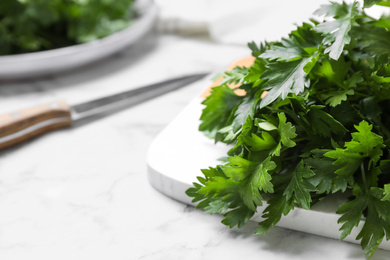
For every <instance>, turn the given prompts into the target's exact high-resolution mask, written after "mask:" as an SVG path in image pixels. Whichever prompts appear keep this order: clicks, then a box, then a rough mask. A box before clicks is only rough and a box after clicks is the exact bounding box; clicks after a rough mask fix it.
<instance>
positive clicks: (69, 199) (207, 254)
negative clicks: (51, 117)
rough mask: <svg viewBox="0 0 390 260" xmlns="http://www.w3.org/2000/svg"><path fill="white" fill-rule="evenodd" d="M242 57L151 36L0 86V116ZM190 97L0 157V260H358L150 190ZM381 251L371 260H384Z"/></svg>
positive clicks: (326, 242) (350, 250)
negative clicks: (157, 154)
mask: <svg viewBox="0 0 390 260" xmlns="http://www.w3.org/2000/svg"><path fill="white" fill-rule="evenodd" d="M248 54H249V52H248V50H247V48H246V47H243V46H231V45H221V44H215V43H212V42H209V41H208V40H207V39H190V38H181V37H177V36H169V35H149V36H148V37H146V38H144V39H143V40H142V41H141V42H139V44H136V45H135V46H133V47H130V48H128V49H127V50H125V51H122V52H121V53H120V54H117V55H115V56H114V57H111V58H109V59H106V60H103V61H101V62H99V63H96V64H93V65H91V66H88V67H85V68H83V69H78V70H77V71H72V72H68V73H66V74H62V75H57V76H51V77H46V78H40V79H34V80H26V81H20V82H4V81H0V112H7V111H10V110H13V109H18V108H23V107H26V106H29V105H35V104H39V103H42V102H49V101H52V100H55V99H65V100H67V101H69V102H70V103H77V102H80V101H83V100H88V99H91V98H94V97H99V96H103V95H106V94H109V93H114V92H118V91H121V90H125V89H128V88H131V87H136V86H140V85H143V84H147V83H151V82H155V81H159V80H162V79H166V78H169V77H173V76H178V75H182V74H186V73H191V72H199V71H213V70H219V69H221V68H223V67H224V66H225V65H227V64H228V63H230V62H231V61H232V60H234V59H235V58H238V57H242V56H245V55H248ZM199 91H200V89H199V86H197V85H196V84H195V85H192V86H189V87H187V88H184V89H181V90H179V91H176V92H174V93H170V94H167V95H165V96H161V97H159V98H157V99H154V100H153V101H149V102H146V103H144V104H141V105H139V106H136V107H133V108H130V109H127V110H124V111H122V112H120V113H117V114H115V115H112V116H109V117H105V118H102V119H100V120H97V121H93V122H89V123H88V124H83V125H79V126H77V127H73V128H70V129H65V130H61V131H58V132H53V133H51V134H49V135H46V136H42V137H40V138H37V139H35V140H33V141H31V142H28V143H26V144H23V145H19V146H17V147H15V148H12V149H8V150H6V151H2V152H0V259H2V260H25V259H34V260H35V259H37V260H52V259H56V260H62V259H64V260H65V259H66V260H69V259H72V260H85V259H94V260H100V259H102V260H103V259H104V260H106V259H115V260H129V259H147V260H152V259H168V260H174V259H180V260H181V259H194V260H195V259H267V260H274V259H275V260H276V259H278V260H279V259H289V260H291V259H310V260H311V259H365V258H364V257H363V256H362V252H361V249H360V247H359V246H357V245H353V244H349V243H345V242H339V241H337V240H333V239H328V238H323V237H318V236H314V235H308V234H304V233H300V232H295V231H290V230H286V229H282V228H274V229H272V230H271V231H270V232H269V233H268V234H267V235H264V236H253V235H252V232H253V230H254V229H255V227H256V224H255V223H250V224H249V225H248V226H246V227H244V228H242V229H232V230H230V229H229V228H227V227H225V226H223V225H222V224H220V221H221V217H220V216H217V215H213V216H210V215H207V214H204V213H202V212H201V211H198V210H194V209H193V208H192V207H189V206H186V205H184V204H182V203H180V202H177V201H174V200H172V199H170V198H167V197H165V196H164V195H162V194H161V193H159V192H157V191H156V190H154V189H153V188H152V187H151V186H150V184H149V183H148V181H147V176H146V162H145V157H146V152H147V149H148V146H149V144H150V143H151V142H152V140H153V138H154V137H155V136H156V135H157V134H158V132H159V131H161V130H162V129H163V128H164V126H166V125H167V124H168V123H169V122H170V121H171V120H172V119H173V118H174V117H175V116H176V115H177V114H178V113H179V112H180V110H181V109H182V108H184V107H185V105H186V104H187V103H188V102H189V101H190V100H192V99H193V97H194V95H196V94H197V93H199ZM389 258H390V253H389V252H387V251H382V250H378V252H377V254H376V256H375V257H374V258H372V259H375V260H379V259H389Z"/></svg>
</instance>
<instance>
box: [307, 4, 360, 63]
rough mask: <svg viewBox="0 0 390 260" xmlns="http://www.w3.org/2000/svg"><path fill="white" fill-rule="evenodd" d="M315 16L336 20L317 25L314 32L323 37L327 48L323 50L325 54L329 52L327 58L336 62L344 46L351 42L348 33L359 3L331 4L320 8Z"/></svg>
mask: <svg viewBox="0 0 390 260" xmlns="http://www.w3.org/2000/svg"><path fill="white" fill-rule="evenodd" d="M315 14H317V15H325V16H332V17H333V18H337V19H335V20H333V21H327V22H324V23H321V24H318V25H317V26H316V27H315V28H314V30H315V31H316V32H318V33H322V34H323V35H324V36H325V38H324V40H323V42H324V44H325V45H327V46H329V47H328V48H326V49H325V53H328V52H329V57H331V58H332V59H334V60H338V59H339V57H340V55H341V53H342V51H343V50H344V46H345V45H346V44H349V43H350V41H351V37H350V36H349V31H350V30H351V28H352V23H353V21H354V18H355V17H356V16H357V15H358V14H359V2H357V1H354V2H353V3H352V4H351V5H347V4H346V3H342V4H338V3H334V2H333V3H331V4H330V5H325V6H322V8H321V9H319V10H317V11H316V12H315Z"/></svg>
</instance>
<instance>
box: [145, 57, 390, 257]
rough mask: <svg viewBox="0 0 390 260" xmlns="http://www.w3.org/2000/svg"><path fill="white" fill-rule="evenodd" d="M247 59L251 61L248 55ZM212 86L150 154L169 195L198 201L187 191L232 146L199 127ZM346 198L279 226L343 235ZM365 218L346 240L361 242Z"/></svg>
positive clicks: (151, 167) (298, 212)
mask: <svg viewBox="0 0 390 260" xmlns="http://www.w3.org/2000/svg"><path fill="white" fill-rule="evenodd" d="M244 62H250V61H249V60H245V59H244ZM252 62H253V60H252ZM236 64H237V63H235V64H234V65H236ZM239 64H242V63H239ZM247 64H248V63H246V65H247ZM249 65H250V64H249ZM197 84H201V85H203V86H205V87H207V86H209V85H210V82H208V81H201V82H198V83H197ZM208 89H209V88H206V90H205V91H204V92H203V93H200V94H199V96H198V97H195V98H194V99H193V100H192V101H191V102H190V103H189V104H188V105H187V107H185V109H184V110H183V111H182V112H181V113H180V114H179V115H178V116H177V117H176V118H175V119H174V120H173V121H172V122H171V123H170V124H169V125H168V126H167V127H166V128H165V129H164V130H163V131H162V132H161V133H160V134H159V135H158V136H157V137H156V138H155V140H154V141H153V142H152V144H151V145H150V147H149V150H148V155H147V167H148V179H149V182H150V183H151V185H152V186H153V187H154V188H155V189H157V190H158V191H160V192H161V193H163V194H165V195H166V196H168V197H171V198H173V199H175V200H178V201H180V202H183V203H186V204H189V205H194V204H193V203H192V202H191V198H190V197H188V196H187V195H186V194H185V191H186V190H187V189H188V188H190V187H191V186H192V183H193V182H196V181H197V179H196V177H197V176H202V173H201V171H200V170H201V169H205V168H208V167H210V166H212V167H213V166H216V165H217V164H221V162H220V161H218V159H219V158H222V157H225V156H226V155H227V151H228V150H229V147H228V146H227V145H225V144H222V143H218V144H214V141H213V140H211V139H209V138H207V137H206V136H204V135H203V134H202V133H201V132H199V131H198V127H199V124H200V121H199V118H200V115H201V112H202V109H203V105H202V104H201V102H202V100H203V99H204V95H207V93H208V91H209V90H208ZM344 201H345V198H342V197H338V196H329V197H328V198H326V199H324V200H323V201H321V202H320V203H318V204H317V205H315V206H314V207H313V208H312V209H311V210H305V209H302V208H296V209H294V210H293V211H291V212H290V213H289V214H288V215H287V216H283V217H282V219H281V220H280V222H279V223H278V224H277V226H279V227H283V228H288V229H292V230H297V231H302V232H306V233H311V234H316V235H320V236H325V237H330V238H334V239H340V231H339V229H340V227H341V225H339V224H337V220H338V218H339V217H340V215H337V214H335V213H334V212H335V211H336V209H337V208H338V205H340V204H341V203H343V202H344ZM264 208H265V206H263V207H261V208H259V209H258V213H256V214H255V215H254V216H253V218H252V220H253V221H256V222H259V221H261V220H262V218H261V215H262V214H261V212H262V211H263V210H264ZM363 221H364V220H362V221H361V223H360V224H359V226H358V227H357V228H355V229H353V231H352V233H351V235H350V236H348V237H347V238H346V239H344V241H348V242H352V243H359V241H356V240H355V237H356V236H357V234H358V233H359V230H360V229H361V228H362V226H363V224H364V222H363ZM221 225H222V224H221ZM379 248H382V249H386V250H390V241H383V242H382V244H381V245H380V246H379Z"/></svg>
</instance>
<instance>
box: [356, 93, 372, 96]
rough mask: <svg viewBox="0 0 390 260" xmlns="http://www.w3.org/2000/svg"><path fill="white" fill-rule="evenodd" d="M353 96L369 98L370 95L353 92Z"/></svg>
mask: <svg viewBox="0 0 390 260" xmlns="http://www.w3.org/2000/svg"><path fill="white" fill-rule="evenodd" d="M354 94H355V95H357V96H361V97H371V96H370V95H367V94H364V93H360V92H354Z"/></svg>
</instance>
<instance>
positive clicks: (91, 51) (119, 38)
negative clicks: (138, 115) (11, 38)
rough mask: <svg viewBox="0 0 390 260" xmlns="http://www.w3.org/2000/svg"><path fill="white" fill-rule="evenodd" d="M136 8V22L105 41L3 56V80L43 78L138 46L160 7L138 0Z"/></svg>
mask: <svg viewBox="0 0 390 260" xmlns="http://www.w3.org/2000/svg"><path fill="white" fill-rule="evenodd" d="M135 8H137V10H138V11H139V13H140V16H139V18H137V19H136V20H135V21H134V23H132V24H131V25H130V26H129V27H128V28H126V29H124V30H122V31H119V32H117V33H114V34H112V35H110V36H107V37H105V38H103V39H99V40H95V41H92V42H88V43H84V44H79V45H74V46H70V47H65V48H59V49H55V50H48V51H40V52H34V53H27V54H16V55H5V56H0V79H11V78H12V79H14V78H25V77H33V76H41V75H44V74H52V73H56V72H60V71H63V70H67V69H70V68H76V67H78V66H82V65H85V64H87V63H90V62H93V61H96V60H99V59H101V58H104V57H107V56H109V55H111V54H113V53H115V52H117V51H119V50H121V49H123V48H124V47H126V46H129V45H130V44H133V43H135V42H136V41H137V40H139V39H140V38H141V37H142V36H143V35H145V34H146V33H147V32H148V31H149V30H150V29H151V28H152V26H153V23H154V21H155V19H156V17H157V7H156V5H155V4H154V2H153V1H152V0H138V1H136V3H135Z"/></svg>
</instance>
